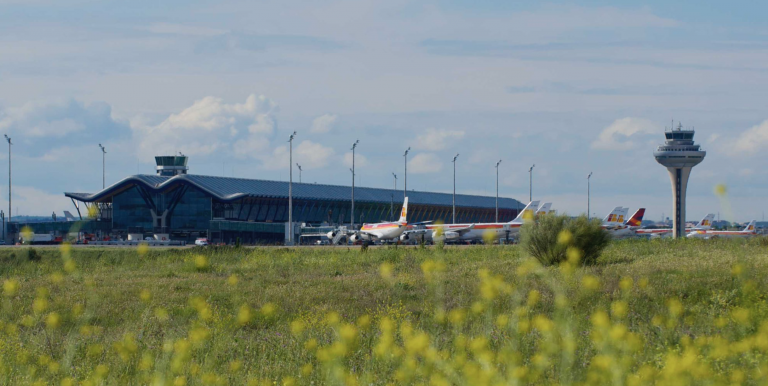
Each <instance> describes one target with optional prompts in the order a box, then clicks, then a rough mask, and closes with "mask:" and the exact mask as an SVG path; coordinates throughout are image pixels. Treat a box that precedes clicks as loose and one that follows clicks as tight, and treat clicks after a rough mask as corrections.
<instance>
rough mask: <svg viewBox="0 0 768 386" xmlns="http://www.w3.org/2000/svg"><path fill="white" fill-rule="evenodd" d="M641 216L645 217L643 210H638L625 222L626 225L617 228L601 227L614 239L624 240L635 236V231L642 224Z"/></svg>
mask: <svg viewBox="0 0 768 386" xmlns="http://www.w3.org/2000/svg"><path fill="white" fill-rule="evenodd" d="M643 215H645V208H640V209H638V210H637V212H635V214H633V215H632V217H630V218H629V220H627V222H626V223H624V224H621V225H617V226H609V227H605V226H603V229H605V230H606V231H607V232H608V234H610V235H611V236H613V237H614V238H624V237H630V236H635V230H636V229H637V228H639V227H640V224H642V222H643Z"/></svg>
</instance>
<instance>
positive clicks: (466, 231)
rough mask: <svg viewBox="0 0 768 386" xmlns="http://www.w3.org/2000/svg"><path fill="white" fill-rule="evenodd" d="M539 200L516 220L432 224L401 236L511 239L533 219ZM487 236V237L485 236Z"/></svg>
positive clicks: (463, 239)
mask: <svg viewBox="0 0 768 386" xmlns="http://www.w3.org/2000/svg"><path fill="white" fill-rule="evenodd" d="M538 207H539V201H531V202H530V203H529V204H528V205H526V206H525V208H524V209H523V210H522V211H521V212H520V213H518V215H517V217H515V219H514V220H512V221H510V222H506V223H476V224H432V225H427V226H426V227H425V229H418V230H413V231H408V232H406V233H405V234H403V235H402V236H400V240H401V241H411V240H413V239H418V238H419V237H421V238H422V239H423V240H425V241H426V240H433V241H437V240H444V241H475V240H483V239H485V237H488V235H489V234H490V235H492V237H493V238H494V240H501V239H505V238H506V239H509V238H510V237H512V236H515V235H517V234H518V232H519V231H520V227H521V226H522V225H523V220H524V219H533V218H534V213H536V212H537V208H538ZM484 236H485V237H484Z"/></svg>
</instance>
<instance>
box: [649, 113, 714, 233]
mask: <svg viewBox="0 0 768 386" xmlns="http://www.w3.org/2000/svg"><path fill="white" fill-rule="evenodd" d="M694 134H695V131H694V130H693V129H691V130H687V129H683V125H682V124H679V123H678V126H677V128H676V129H675V128H673V129H672V130H668V131H665V132H664V136H665V137H666V141H665V142H664V144H663V145H660V146H659V147H657V148H656V151H654V152H653V156H654V157H655V158H656V162H658V163H660V164H661V165H662V166H664V167H666V168H667V171H668V172H669V179H670V181H671V182H672V199H673V208H672V209H673V214H674V217H673V226H672V228H673V230H672V233H673V235H674V237H675V238H677V237H685V193H686V189H687V188H688V177H690V175H691V169H692V168H693V167H694V166H696V165H698V164H699V163H701V161H703V160H704V157H705V156H706V155H707V152H706V151H703V150H701V149H700V148H699V145H696V144H694V143H693V135H694Z"/></svg>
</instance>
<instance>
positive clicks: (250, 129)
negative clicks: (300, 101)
mask: <svg viewBox="0 0 768 386" xmlns="http://www.w3.org/2000/svg"><path fill="white" fill-rule="evenodd" d="M277 111H278V106H277V104H276V103H275V102H273V101H272V100H270V99H268V98H267V97H265V96H263V95H261V96H258V97H257V96H256V95H253V94H252V95H250V96H248V98H247V99H246V100H245V102H244V103H234V104H227V103H225V102H223V100H222V99H221V98H215V97H211V96H209V97H205V98H203V99H200V100H198V101H195V102H194V103H193V104H192V106H190V107H188V108H186V109H184V110H182V111H181V112H180V113H178V114H171V115H170V116H169V117H168V118H167V119H165V120H164V121H163V122H161V123H160V124H158V125H156V126H145V125H137V126H135V127H134V129H135V130H134V135H135V136H136V138H137V139H138V142H139V156H140V157H142V158H150V157H152V156H155V155H160V154H175V153H176V151H181V152H183V153H184V154H186V155H190V156H194V155H209V154H212V153H214V152H218V151H223V152H229V151H231V152H233V153H234V155H235V156H236V157H238V158H258V157H259V156H260V155H261V154H263V152H264V151H265V150H266V149H268V148H269V140H270V137H271V136H272V134H273V133H274V131H275V127H276V126H277V123H276V118H275V115H276V113H277Z"/></svg>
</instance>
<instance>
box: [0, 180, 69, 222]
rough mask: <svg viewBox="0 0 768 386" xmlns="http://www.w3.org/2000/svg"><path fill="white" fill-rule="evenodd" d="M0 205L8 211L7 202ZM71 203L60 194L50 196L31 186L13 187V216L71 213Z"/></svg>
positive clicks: (0, 202) (1, 202)
mask: <svg viewBox="0 0 768 386" xmlns="http://www.w3.org/2000/svg"><path fill="white" fill-rule="evenodd" d="M0 205H2V207H3V208H6V210H8V209H7V208H8V201H5V200H3V201H0ZM73 209H74V207H73V206H72V201H71V200H70V199H69V198H67V197H64V194H62V193H55V194H51V193H48V192H46V191H43V190H40V189H37V188H34V187H31V186H14V187H13V215H14V216H17V215H30V216H35V215H41V216H44V215H48V214H51V213H53V212H56V214H57V215H59V216H61V214H62V212H63V211H65V210H68V211H70V212H74V211H73ZM81 210H82V209H81Z"/></svg>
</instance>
